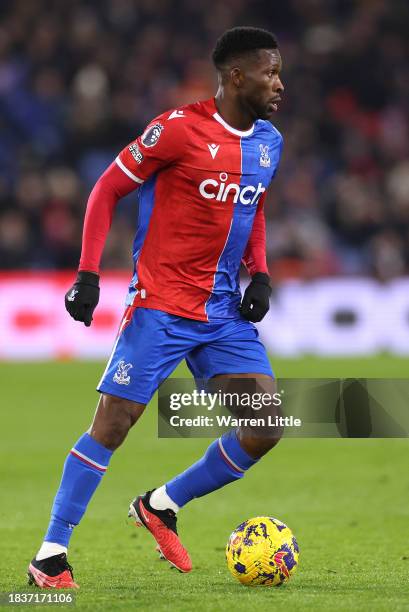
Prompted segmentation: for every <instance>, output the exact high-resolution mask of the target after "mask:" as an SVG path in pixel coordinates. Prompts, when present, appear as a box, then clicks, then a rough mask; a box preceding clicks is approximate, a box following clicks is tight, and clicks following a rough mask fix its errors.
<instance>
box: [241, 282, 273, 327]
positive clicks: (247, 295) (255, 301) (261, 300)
mask: <svg viewBox="0 0 409 612" xmlns="http://www.w3.org/2000/svg"><path fill="white" fill-rule="evenodd" d="M271 291H272V290H271V287H270V277H269V275H268V274H266V273H265V272H256V273H255V274H254V276H253V277H252V279H251V283H250V284H249V286H248V287H247V289H246V291H245V292H244V296H243V299H242V301H241V305H240V312H241V315H242V317H244V318H245V319H247V320H248V321H252V322H253V323H258V321H261V319H262V318H263V317H264V316H265V315H266V314H267V312H268V309H269V308H270V295H271Z"/></svg>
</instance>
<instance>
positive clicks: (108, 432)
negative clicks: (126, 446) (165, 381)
mask: <svg viewBox="0 0 409 612" xmlns="http://www.w3.org/2000/svg"><path fill="white" fill-rule="evenodd" d="M144 408H145V406H144V405H142V404H137V403H135V402H132V401H130V400H127V399H124V398H121V397H116V396H113V395H108V394H102V395H101V398H100V401H99V404H98V408H97V412H96V415H95V418H94V422H93V424H92V426H91V435H92V437H93V438H94V439H96V440H97V441H98V442H99V443H100V444H102V445H103V446H105V447H106V448H109V449H110V450H116V449H117V448H118V447H119V446H120V445H121V444H122V442H123V441H124V440H125V438H126V436H127V434H128V432H129V430H130V428H131V427H132V426H133V425H134V424H135V423H136V421H137V420H138V418H139V417H140V415H141V414H142V412H143V410H144Z"/></svg>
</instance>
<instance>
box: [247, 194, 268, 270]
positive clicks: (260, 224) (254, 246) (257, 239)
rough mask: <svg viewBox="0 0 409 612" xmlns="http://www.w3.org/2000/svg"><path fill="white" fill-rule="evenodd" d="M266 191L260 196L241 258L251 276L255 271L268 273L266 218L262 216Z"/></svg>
mask: <svg viewBox="0 0 409 612" xmlns="http://www.w3.org/2000/svg"><path fill="white" fill-rule="evenodd" d="M265 199H266V192H264V193H263V195H262V196H261V198H260V200H259V202H258V204H257V210H256V214H255V217H254V221H253V227H252V230H251V234H250V238H249V241H248V243H247V246H246V249H245V251H244V255H243V258H242V262H243V264H244V265H245V266H246V269H247V272H248V273H249V274H250V276H253V275H254V274H255V273H256V272H266V273H267V274H268V267H267V260H266V220H265V217H264V200H265Z"/></svg>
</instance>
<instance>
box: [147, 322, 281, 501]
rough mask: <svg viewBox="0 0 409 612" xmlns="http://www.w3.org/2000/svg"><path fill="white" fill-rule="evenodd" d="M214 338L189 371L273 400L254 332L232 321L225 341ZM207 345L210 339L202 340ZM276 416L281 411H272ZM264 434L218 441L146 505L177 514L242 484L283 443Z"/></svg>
mask: <svg viewBox="0 0 409 612" xmlns="http://www.w3.org/2000/svg"><path fill="white" fill-rule="evenodd" d="M218 335H220V334H219V333H218V334H216V337H215V338H213V341H212V338H211V336H210V338H209V340H210V342H208V343H206V344H205V345H203V346H201V347H198V348H197V349H195V350H194V351H192V352H191V353H190V354H189V357H188V359H187V362H188V365H189V367H190V369H191V371H192V373H193V374H194V375H195V377H196V378H197V379H205V380H209V379H211V380H212V381H213V382H214V384H216V385H219V383H220V385H221V386H224V387H226V385H227V386H228V385H229V384H230V383H231V382H232V380H233V379H240V381H241V382H242V381H243V380H245V379H246V378H247V379H248V380H249V382H251V384H252V389H253V391H254V392H255V393H258V392H269V393H270V395H271V396H273V394H274V392H275V381H274V376H273V373H272V370H271V366H270V363H269V360H268V357H267V354H266V351H265V348H264V346H263V345H262V343H261V342H260V341H259V339H258V334H257V331H256V329H255V327H254V326H253V325H252V324H250V323H248V322H247V321H244V320H240V321H232V322H230V323H227V324H225V325H224V326H223V333H222V337H221V338H220V337H217V336H218ZM203 340H204V341H205V340H206V338H205V337H203ZM272 410H273V411H275V410H277V409H276V408H275V407H272ZM281 433H282V432H281V431H280V430H278V429H277V430H275V432H274V435H267V434H265V435H264V434H263V432H261V435H260V432H259V433H258V434H257V435H256V436H255V435H253V434H252V433H251V432H249V431H247V429H246V428H244V429H239V430H238V431H235V430H234V431H230V432H228V433H226V434H224V435H222V436H221V437H220V438H219V439H218V440H215V441H214V442H213V443H212V444H211V445H210V446H209V448H208V449H207V450H206V452H205V454H204V455H203V457H201V458H200V459H199V460H198V461H197V462H196V463H194V464H193V465H191V466H190V467H188V468H187V469H186V470H185V471H184V472H182V473H181V474H178V475H177V476H176V477H174V478H173V479H172V480H170V481H168V482H167V483H166V484H164V485H162V486H161V487H159V488H158V489H155V490H154V491H153V492H150V493H147V494H146V495H145V496H144V498H142V499H143V500H144V504H145V506H147V505H148V504H149V507H150V508H151V509H153V511H166V510H171V511H172V512H175V513H176V512H177V511H178V510H179V508H181V507H182V506H184V505H186V504H187V503H188V502H189V501H191V500H192V499H194V498H195V497H202V496H203V495H207V494H208V493H210V492H212V491H215V490H217V489H219V488H221V487H223V486H225V485H226V484H228V483H230V482H234V481H236V480H238V479H240V478H242V477H243V476H244V474H245V472H246V471H247V470H248V469H250V468H251V467H252V466H254V465H255V464H256V463H257V461H258V460H259V459H260V457H261V456H262V455H264V454H265V453H266V452H268V450H270V449H271V448H273V447H274V446H275V445H276V444H277V442H278V441H279V439H280V437H281Z"/></svg>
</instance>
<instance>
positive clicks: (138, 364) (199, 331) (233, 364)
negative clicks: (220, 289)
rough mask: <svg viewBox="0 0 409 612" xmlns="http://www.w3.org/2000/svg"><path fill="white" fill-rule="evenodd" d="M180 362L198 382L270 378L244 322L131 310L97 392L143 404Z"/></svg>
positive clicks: (266, 362) (251, 328) (262, 350)
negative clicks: (219, 378)
mask: <svg viewBox="0 0 409 612" xmlns="http://www.w3.org/2000/svg"><path fill="white" fill-rule="evenodd" d="M182 359H186V363H187V365H188V367H189V369H190V371H191V372H192V374H193V376H194V377H195V378H196V379H201V380H208V379H209V378H212V376H216V375H217V374H248V373H254V374H267V375H269V376H273V372H272V370H271V366H270V362H269V360H268V357H267V353H266V350H265V348H264V346H263V344H262V343H261V341H260V340H259V338H258V332H257V329H256V328H255V326H254V325H253V324H252V323H250V322H249V321H246V320H245V319H243V318H242V317H240V318H237V319H227V320H225V321H222V322H220V323H205V322H202V321H195V320H193V319H185V318H183V317H178V316H176V315H172V314H168V313H167V312H163V311H161V310H153V309H150V308H134V307H129V308H127V310H126V311H125V315H124V318H123V320H122V323H121V326H120V331H119V333H118V336H117V339H116V342H115V344H114V348H113V350H112V354H111V357H110V359H109V361H108V364H107V367H106V369H105V372H104V373H103V375H102V378H101V381H100V383H99V385H98V387H97V390H98V391H100V392H101V393H109V394H110V395H116V396H119V397H124V398H126V399H130V400H133V401H134V402H140V403H141V404H147V403H148V402H149V400H150V399H151V397H152V396H153V394H154V393H155V391H156V389H157V388H158V386H159V385H160V384H161V383H162V382H163V381H164V380H166V378H167V377H168V376H169V375H170V374H171V373H172V372H173V370H174V369H175V368H176V367H177V365H178V364H179V363H180V362H181V361H182Z"/></svg>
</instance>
